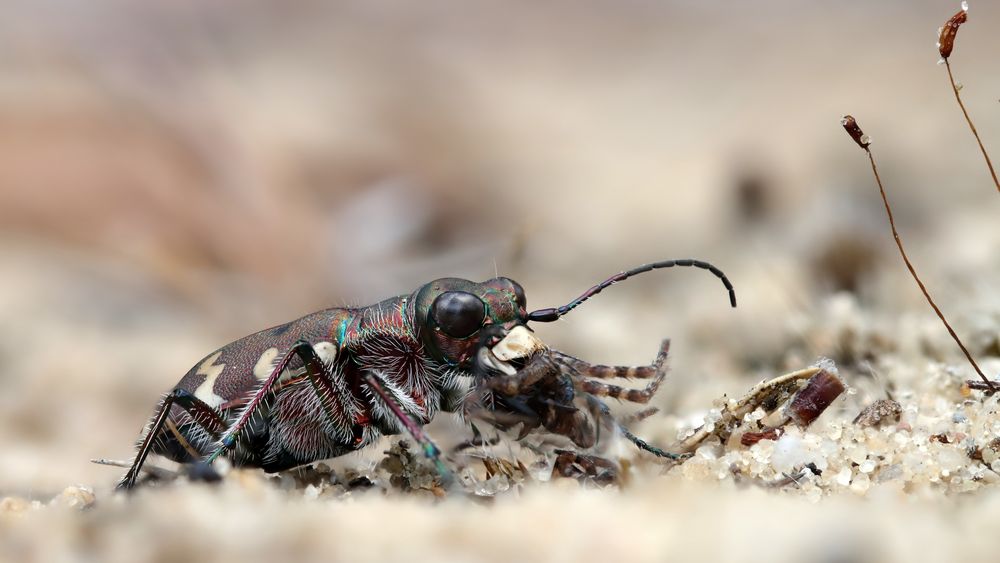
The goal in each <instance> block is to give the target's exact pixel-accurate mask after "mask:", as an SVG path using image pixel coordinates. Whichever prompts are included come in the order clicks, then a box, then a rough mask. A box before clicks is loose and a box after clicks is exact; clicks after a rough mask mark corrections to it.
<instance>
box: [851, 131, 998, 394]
mask: <svg viewBox="0 0 1000 563" xmlns="http://www.w3.org/2000/svg"><path fill="white" fill-rule="evenodd" d="M851 121H853V118H852V120H851ZM869 145H870V143H866V144H865V145H864V146H862V147H861V148H863V149H864V150H865V152H866V153H867V154H868V161H869V162H871V164H872V172H873V173H874V174H875V182H876V183H877V184H878V191H879V193H880V194H881V195H882V203H884V204H885V213H886V215H888V216H889V227H890V228H891V229H892V237H893V238H894V239H895V240H896V247H897V248H899V255H900V256H902V257H903V262H905V263H906V269H908V270H909V271H910V275H911V276H913V280H914V281H915V282H917V286H919V287H920V291H921V292H922V293H923V294H924V297H925V298H926V299H927V303H929V304H930V306H931V308H933V309H934V312H935V313H937V316H938V318H939V319H941V322H942V323H944V327H945V328H946V329H948V334H950V335H951V337H952V339H953V340H954V341H955V344H958V347H959V348H961V349H962V353H963V354H965V357H966V358H967V359H968V360H969V363H970V364H972V367H973V368H974V369H975V370H976V373H978V374H979V377H981V378H982V379H983V381H984V382H986V385H988V386H990V388H993V389H995V388H994V387H993V382H991V381H990V380H989V378H988V377H986V374H985V373H983V370H982V369H980V368H979V364H977V363H976V360H975V359H974V358H973V357H972V354H970V353H969V350H968V348H966V347H965V344H963V343H962V340H961V339H960V338H959V337H958V335H957V334H955V329H953V328H951V324H949V323H948V319H946V318H945V317H944V313H942V312H941V309H940V308H938V306H937V303H935V302H934V299H932V298H931V294H930V293H929V292H928V291H927V287H925V286H924V282H922V281H920V276H918V275H917V271H916V270H915V269H914V268H913V264H912V263H911V262H910V258H909V257H908V256H907V255H906V250H904V249H903V240H902V239H901V238H899V232H898V231H897V230H896V221H895V219H893V217H892V208H891V207H889V198H888V197H886V195H885V188H884V187H882V178H881V177H880V176H879V175H878V167H877V166H876V165H875V157H874V156H873V155H872V150H871V148H870V146H869Z"/></svg>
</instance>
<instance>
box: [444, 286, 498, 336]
mask: <svg viewBox="0 0 1000 563" xmlns="http://www.w3.org/2000/svg"><path fill="white" fill-rule="evenodd" d="M431 316H432V318H433V319H434V323H435V324H436V325H437V326H438V328H440V329H441V330H442V331H444V333H445V334H447V335H448V336H451V337H452V338H466V337H469V336H472V335H473V334H475V332H476V331H477V330H479V328H480V327H482V326H483V320H484V319H485V318H486V305H484V304H483V302H482V300H481V299H479V298H478V297H476V296H475V295H473V294H471V293H466V292H464V291H448V292H446V293H442V294H441V295H439V296H438V298H437V299H435V300H434V304H433V305H431Z"/></svg>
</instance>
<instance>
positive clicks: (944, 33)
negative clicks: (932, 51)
mask: <svg viewBox="0 0 1000 563" xmlns="http://www.w3.org/2000/svg"><path fill="white" fill-rule="evenodd" d="M968 19H969V4H968V3H966V2H962V10H961V11H960V12H958V13H957V14H955V15H954V16H951V17H950V18H948V21H946V22H944V26H943V27H941V29H939V30H938V52H939V53H941V58H942V59H947V58H948V57H950V56H951V51H952V49H954V48H955V36H956V35H958V26H960V25H962V24H963V23H965V22H966V21H967V20H968Z"/></svg>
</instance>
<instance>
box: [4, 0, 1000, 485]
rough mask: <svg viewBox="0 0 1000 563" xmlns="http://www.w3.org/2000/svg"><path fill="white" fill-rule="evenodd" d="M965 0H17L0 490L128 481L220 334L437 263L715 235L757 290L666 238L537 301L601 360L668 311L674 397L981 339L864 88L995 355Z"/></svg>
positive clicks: (535, 271)
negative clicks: (574, 305) (695, 266)
mask: <svg viewBox="0 0 1000 563" xmlns="http://www.w3.org/2000/svg"><path fill="white" fill-rule="evenodd" d="M956 10H958V3H957V2H943V1H939V0H935V1H928V0H924V1H916V0H892V1H883V2H877V3H875V2H870V1H862V0H848V1H842V2H835V3H820V2H810V3H804V2H792V1H780V0H761V1H756V2H703V1H702V2H695V1H689V0H661V1H656V2H653V1H648V0H625V1H619V2H598V1H595V0H587V1H584V2H567V1H561V0H560V1H549V2H541V3H539V2H522V1H513V2H511V1H506V2H500V1H484V2H477V3H475V4H474V5H472V4H470V3H466V2H459V1H456V0H428V1H424V2H419V3H412V2H403V1H381V2H368V1H361V0H358V1H352V0H347V1H338V2H320V1H300V2H294V3H291V2H280V1H277V0H241V1H235V0H215V1H213V2H197V1H192V0H170V1H166V0H156V1H147V2H130V1H126V0H90V1H87V2H80V1H72V0H61V1H57V0H7V2H5V7H4V16H3V18H0V384H2V388H3V391H2V392H0V444H2V447H0V492H2V493H4V494H15V493H16V494H22V495H32V496H35V495H38V496H44V495H46V494H52V493H54V492H55V491H58V490H61V489H62V487H64V486H65V485H66V484H68V483H76V482H79V483H86V484H91V485H96V486H101V487H103V486H108V485H110V484H111V483H112V482H113V481H114V480H115V479H116V478H117V477H118V473H119V472H118V470H115V469H109V468H104V467H98V466H93V465H91V464H90V463H89V461H88V460H89V459H90V458H95V457H109V458H114V459H125V458H127V457H129V456H130V455H131V451H132V450H131V444H132V442H133V440H134V439H135V438H136V437H137V436H138V433H139V430H140V429H141V426H142V424H143V423H144V422H145V420H146V417H147V416H148V414H149V413H150V412H151V410H152V408H153V406H154V404H155V402H156V400H157V398H158V396H159V394H161V393H163V392H165V391H167V390H168V389H170V387H171V386H172V385H173V384H174V383H175V382H176V381H177V380H178V379H179V378H180V376H181V375H182V374H183V373H184V372H185V371H186V370H187V369H188V368H189V367H190V366H191V365H193V364H194V363H195V362H196V361H197V360H198V359H199V358H201V357H202V356H204V355H205V354H206V353H208V352H209V351H211V350H213V349H215V348H217V347H219V346H221V345H223V344H225V343H226V342H229V341H231V340H234V339H235V338H237V337H240V336H243V335H245V334H248V333H251V332H254V331H256V330H258V329H261V328H264V327H267V326H271V325H274V324H279V323H282V322H285V321H288V320H291V319H294V318H297V317H299V316H301V315H303V314H306V313H308V312H311V311H314V310H317V309H321V308H324V307H327V306H334V305H343V304H354V305H358V304H366V303H370V302H374V301H377V300H380V299H382V298H385V297H388V296H391V295H396V294H401V293H409V292H411V291H413V290H414V289H416V288H417V287H419V286H420V285H421V284H423V283H425V282H427V281H430V280H432V279H434V278H437V277H444V276H460V277H467V278H471V279H475V280H483V279H487V278H490V277H493V276H494V275H496V274H497V273H499V274H501V275H506V276H509V277H512V278H514V279H516V280H518V281H519V282H521V284H522V285H523V286H524V287H525V288H526V291H527V295H528V301H529V307H547V306H555V305H559V304H562V303H565V302H566V301H568V300H569V299H570V298H572V297H574V296H576V295H577V294H578V293H580V292H581V291H582V290H583V289H585V288H587V287H589V286H590V285H592V284H593V283H596V282H598V281H600V280H602V279H604V278H605V277H607V276H608V275H610V274H612V273H615V272H617V271H619V270H621V269H624V268H627V267H631V266H634V265H637V264H640V263H643V262H649V261H654V260H660V259H666V258H685V257H694V258H700V259H704V260H708V261H711V262H713V263H714V264H716V265H718V266H719V267H720V268H722V269H723V270H724V271H725V272H726V273H727V274H728V275H729V276H730V278H731V279H732V280H733V282H734V283H735V285H736V288H737V294H738V297H739V300H740V307H739V308H738V309H736V310H730V309H729V308H728V306H727V304H726V297H725V293H724V291H723V289H722V287H721V285H720V284H719V283H718V281H717V280H715V279H713V278H712V277H711V276H709V275H708V274H706V273H704V272H700V271H697V270H691V271H670V272H661V273H656V274H649V275H647V276H643V277H640V278H637V279H635V280H632V281H629V282H628V283H626V284H623V285H620V286H617V287H615V288H614V289H613V290H610V291H608V292H607V293H606V294H602V295H601V297H600V298H599V299H595V300H593V301H591V302H588V304H587V305H586V306H585V307H582V308H581V309H579V310H578V311H576V312H574V314H573V315H571V316H569V317H567V318H566V319H565V320H563V321H561V322H559V323H555V324H552V325H544V326H541V327H539V332H540V334H541V335H542V337H543V338H544V339H545V340H546V341H547V342H549V343H550V344H552V345H553V346H555V347H557V348H559V349H561V350H564V351H567V352H569V353H572V354H574V355H577V356H580V357H584V358H587V359H589V360H593V361H596V362H605V363H619V364H636V363H646V362H647V361H648V360H650V359H651V358H652V356H653V355H654V352H655V350H656V349H657V345H658V342H659V340H660V339H661V338H663V337H666V336H669V337H671V338H672V339H673V340H674V347H673V349H672V353H673V359H672V365H673V376H672V379H671V381H670V384H669V385H668V386H667V387H666V389H665V390H664V391H663V392H662V393H661V394H660V396H659V401H660V406H663V407H665V408H666V409H668V410H669V411H670V412H673V413H677V414H679V415H684V414H686V413H690V412H691V411H693V410H696V409H704V408H706V407H707V406H708V404H709V403H708V399H707V398H711V397H717V396H720V395H721V393H724V392H727V391H728V392H737V391H740V390H742V389H744V388H745V387H746V386H747V384H748V382H752V381H755V380H757V379H760V378H761V377H762V376H763V375H766V374H774V373H775V372H776V371H778V370H783V369H786V368H796V367H802V366H803V365H805V364H807V363H811V362H812V361H813V360H814V359H815V358H816V357H817V356H820V355H823V356H830V357H833V358H834V359H836V360H838V362H840V363H841V365H842V366H846V368H847V369H851V368H852V367H856V368H857V371H858V373H869V372H870V371H871V370H870V369H868V368H865V364H864V362H865V361H866V359H870V357H871V356H872V354H873V350H879V349H882V348H886V347H888V348H900V347H903V348H906V347H910V348H913V349H915V350H918V351H919V352H920V353H921V354H924V355H926V356H927V357H929V358H932V359H946V360H950V361H955V362H956V365H959V366H960V367H959V368H958V369H960V370H966V369H968V368H967V367H966V366H962V365H961V364H959V363H958V360H957V358H958V356H957V354H956V352H955V350H953V347H952V346H951V344H950V343H949V342H948V341H947V340H946V339H942V335H943V332H942V329H941V328H940V326H939V325H938V324H937V320H936V319H935V318H934V317H933V316H932V313H931V311H930V309H929V308H927V307H926V305H925V304H924V303H923V300H922V297H921V296H920V294H919V293H918V292H917V291H916V289H915V288H913V287H912V285H911V283H910V281H909V279H908V278H907V277H906V273H905V270H904V269H903V267H902V265H901V263H900V261H899V258H898V256H896V254H895V249H894V248H893V246H892V239H891V237H890V235H889V231H888V226H887V224H885V221H884V212H883V210H882V208H881V203H880V201H879V199H878V196H877V192H876V191H875V186H874V184H873V181H872V178H871V175H870V169H869V168H868V163H867V161H866V159H865V158H864V155H863V153H862V152H861V151H859V150H858V148H857V147H856V146H855V145H854V144H853V143H852V142H851V141H850V139H849V138H848V137H847V136H846V135H845V133H844V131H843V129H842V128H841V126H840V123H839V119H840V117H841V116H842V115H843V114H844V113H852V114H853V115H854V116H856V117H857V119H858V121H859V123H860V124H861V126H862V127H863V128H864V129H865V131H866V132H867V133H868V134H869V135H871V137H872V138H873V140H874V145H873V148H874V150H875V153H876V156H877V158H879V159H880V165H881V171H882V174H883V178H884V180H885V182H886V187H887V189H888V190H889V195H890V198H891V199H892V200H893V202H894V205H895V210H896V214H897V221H898V223H899V227H900V229H901V231H902V232H903V236H904V240H905V241H906V243H907V244H908V249H909V252H910V254H911V256H912V258H913V259H914V261H915V262H916V263H917V265H918V268H920V270H921V271H922V272H923V275H924V277H925V281H926V282H927V284H928V285H929V286H930V287H931V290H932V292H934V294H935V295H936V297H937V299H938V301H939V303H940V305H941V306H942V308H944V309H945V311H946V312H948V313H949V314H950V316H951V317H952V321H953V323H954V324H955V325H956V329H958V330H959V332H960V333H962V334H963V335H966V336H967V339H968V341H969V343H970V346H971V347H973V351H974V353H976V354H977V355H984V356H987V358H986V359H984V362H986V364H985V365H987V366H991V367H995V366H997V363H996V361H995V356H997V355H998V354H1000V350H998V342H997V340H998V330H997V326H998V324H1000V323H998V320H1000V305H998V303H997V298H996V291H995V288H996V285H997V281H998V280H1000V275H998V274H1000V272H998V266H1000V260H998V258H1000V229H998V226H997V225H998V223H997V219H996V218H997V217H998V213H1000V200H998V199H997V194H996V193H995V189H994V188H993V187H992V185H991V183H990V179H989V176H988V174H987V172H986V168H985V166H984V165H983V162H982V159H981V155H980V154H979V152H978V151H977V149H976V146H975V142H974V140H973V138H972V137H971V135H970V134H969V132H968V130H967V127H966V124H965V123H964V121H963V120H962V118H961V114H960V113H959V109H958V108H957V107H956V104H955V101H954V99H953V95H952V92H951V90H950V88H949V86H948V84H947V77H946V74H945V70H944V68H943V67H939V66H936V65H935V62H936V61H937V58H938V54H937V50H936V48H935V41H936V30H937V28H938V27H939V26H940V25H941V24H942V23H943V22H944V20H945V19H947V17H949V16H950V15H951V14H953V13H954V12H955V11H956ZM998 29H1000V4H997V3H991V2H973V6H972V9H971V11H970V21H969V23H968V24H966V25H965V26H963V27H962V29H961V32H960V33H959V36H958V41H957V46H956V49H955V53H954V55H953V57H952V62H953V67H954V70H955V72H956V75H957V76H956V77H957V79H959V80H961V81H962V82H963V83H964V86H965V88H964V90H963V96H964V100H965V102H966V104H967V106H968V108H969V111H970V113H971V114H972V116H973V117H974V118H975V119H976V120H977V125H978V127H979V130H980V133H981V134H982V136H983V139H984V142H985V143H986V145H987V148H993V150H994V154H1000V153H997V152H996V151H1000V120H998V110H1000V106H998V98H1000V72H998V70H1000V69H998V68H997V61H998V60H1000V57H998V56H997V54H998V51H1000V33H998V32H997V30H998ZM831 319H832V321H831ZM900 320H910V321H912V322H908V323H905V324H904V323H900ZM821 321H822V322H821ZM826 322H832V323H833V324H834V325H836V326H837V327H839V328H838V329H837V330H831V331H825V332H824V331H823V330H812V329H810V327H813V326H814V325H816V324H818V323H819V324H823V323H826ZM838 323H839V324H838ZM845 327H846V329H845ZM871 327H878V328H879V329H880V331H872V329H871ZM878 334H892V335H893V339H891V341H882V340H879V338H877V335H878ZM873 335H874V336H873ZM989 356H993V357H994V358H993V359H990V358H989ZM993 371H994V372H996V369H994V370H993ZM969 375H970V376H971V375H972V372H971V370H969Z"/></svg>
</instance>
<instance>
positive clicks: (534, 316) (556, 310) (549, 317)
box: [528, 258, 736, 323]
mask: <svg viewBox="0 0 1000 563" xmlns="http://www.w3.org/2000/svg"><path fill="white" fill-rule="evenodd" d="M674 266H681V267H694V268H701V269H702V270H708V271H709V272H711V273H712V274H714V275H715V277H717V278H719V279H720V280H722V285H724V286H725V287H726V291H728V292H729V304H730V305H732V306H733V307H736V290H735V289H734V288H733V284H732V283H730V281H729V278H727V277H726V274H724V273H722V270H720V269H718V268H716V267H715V266H713V265H711V264H709V263H708V262H703V261H701V260H692V259H690V258H686V259H683V260H664V261H662V262H652V263H649V264H643V265H642V266H639V267H636V268H632V269H631V270H626V271H624V272H621V273H618V274H615V275H613V276H611V277H610V278H608V279H606V280H604V281H602V282H601V283H599V284H597V285H595V286H594V287H592V288H590V289H588V290H587V291H584V292H583V293H582V294H581V295H580V296H579V297H577V298H576V299H574V300H572V301H570V302H569V303H567V304H565V305H563V306H562V307H549V308H547V309H538V310H537V311H532V312H531V313H529V314H528V320H529V321H535V322H539V323H550V322H553V321H556V320H558V319H559V318H560V317H562V316H563V315H565V314H566V313H568V312H570V311H572V310H573V309H575V308H576V307H577V306H578V305H580V304H581V303H583V302H584V301H586V300H588V299H590V298H591V297H593V296H595V295H597V294H598V293H600V292H601V291H603V290H604V289H605V288H607V287H609V286H612V285H614V284H616V283H618V282H620V281H625V280H627V279H628V278H631V277H632V276H637V275H639V274H644V273H646V272H650V271H652V270H659V269H662V268H673V267H674Z"/></svg>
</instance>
